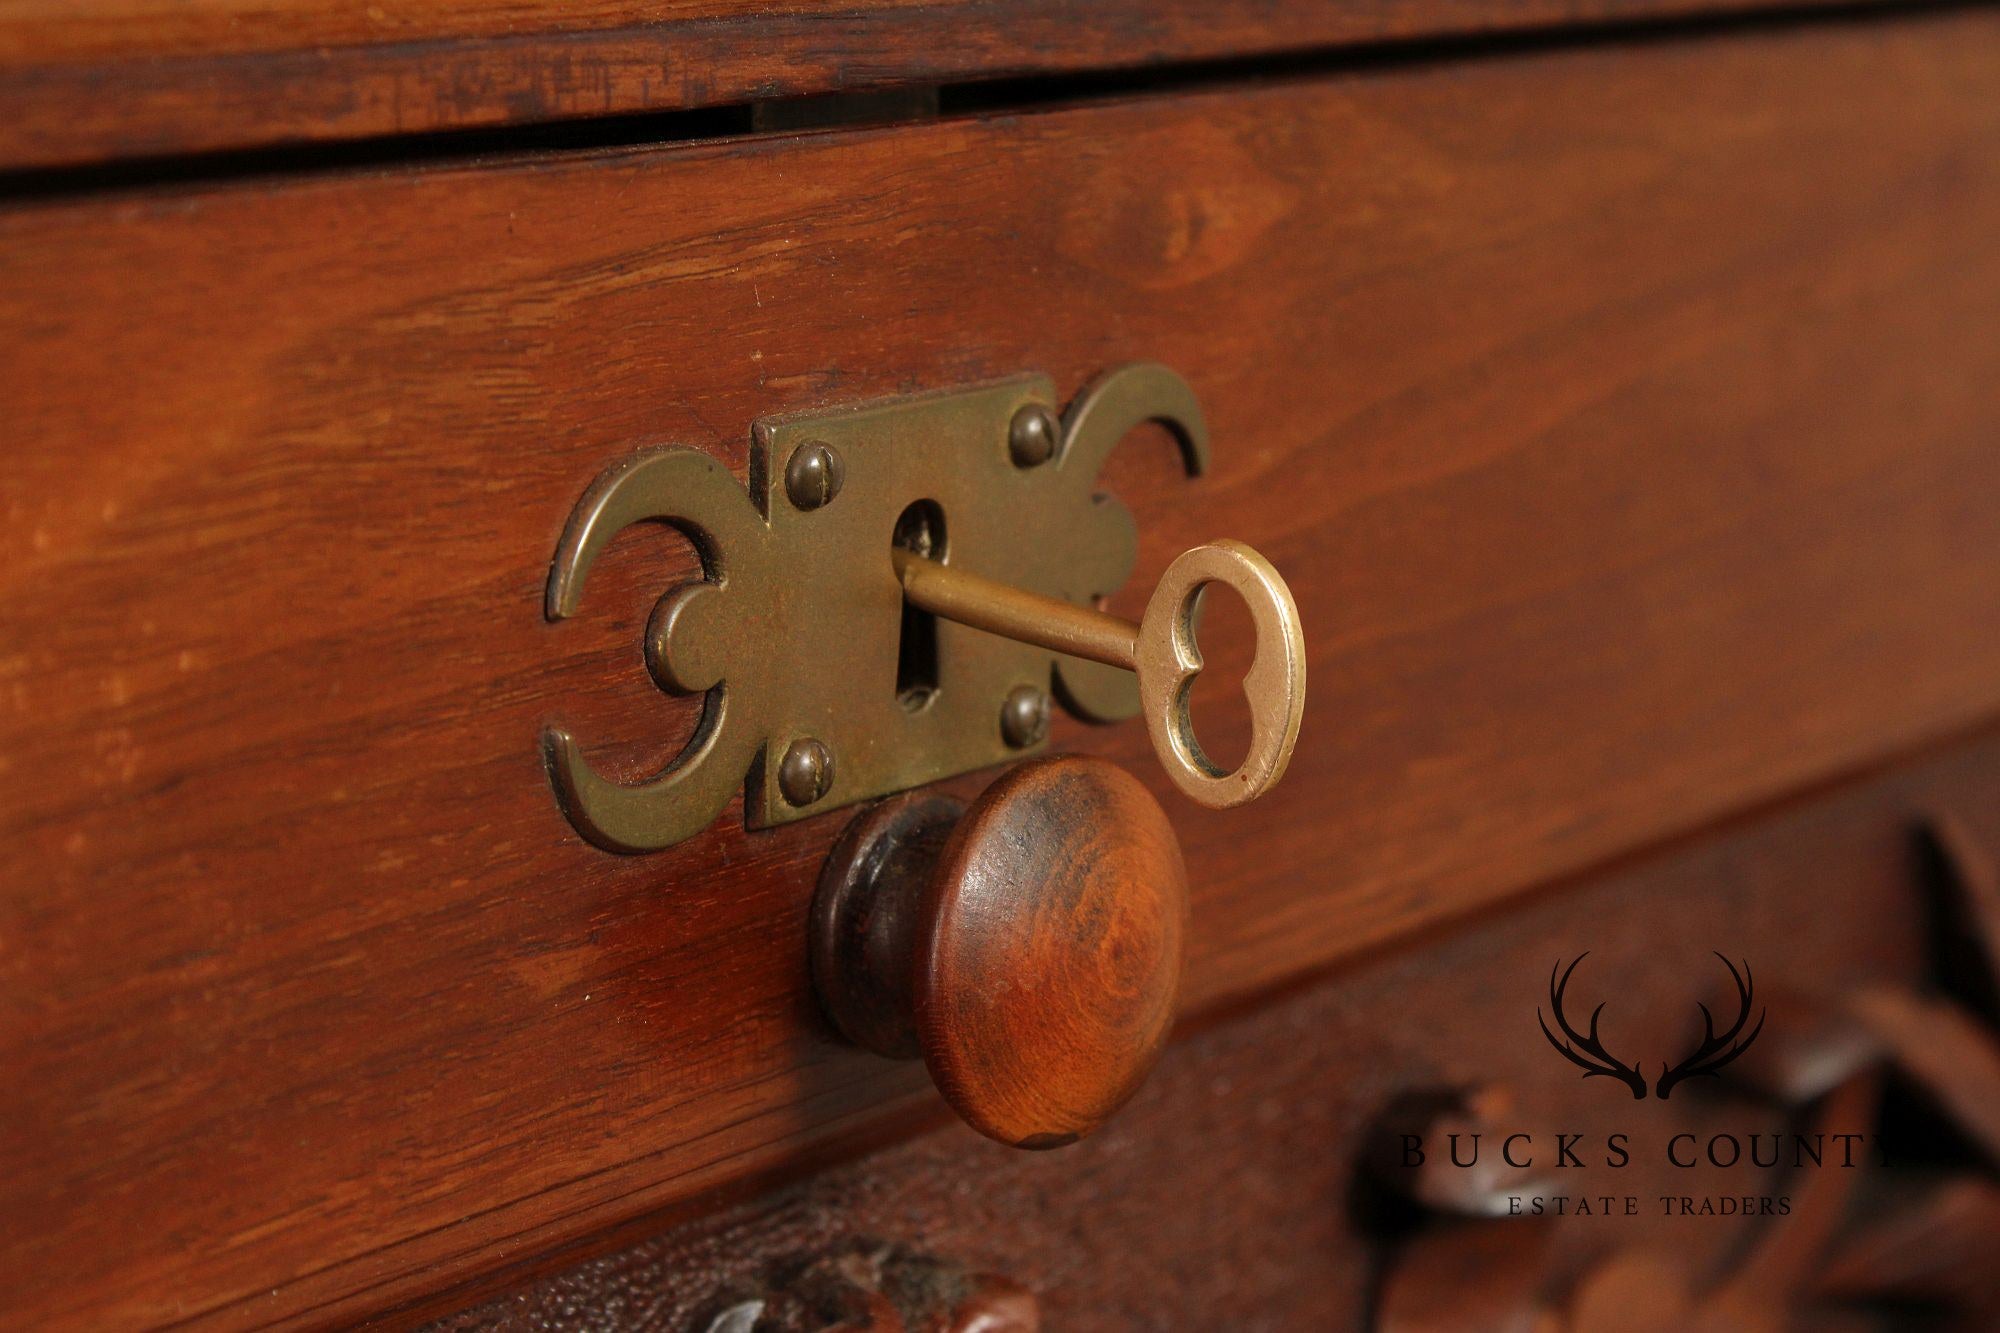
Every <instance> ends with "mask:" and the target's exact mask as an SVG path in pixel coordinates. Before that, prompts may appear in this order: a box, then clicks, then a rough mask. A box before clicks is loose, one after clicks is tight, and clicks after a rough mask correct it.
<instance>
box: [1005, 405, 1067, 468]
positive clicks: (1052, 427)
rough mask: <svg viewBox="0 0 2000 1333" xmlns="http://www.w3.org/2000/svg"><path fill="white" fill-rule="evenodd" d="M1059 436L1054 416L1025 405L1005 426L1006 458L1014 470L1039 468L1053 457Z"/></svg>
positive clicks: (1036, 407)
mask: <svg viewBox="0 0 2000 1333" xmlns="http://www.w3.org/2000/svg"><path fill="white" fill-rule="evenodd" d="M1061 434H1062V427H1060V426H1059V425H1057V424H1056V414H1055V413H1053V412H1051V411H1049V409H1048V408H1046V407H1044V406H1042V405H1041V404H1040V403H1029V404H1028V405H1027V406H1026V407H1024V408H1022V409H1021V410H1020V411H1018V412H1016V413H1015V414H1014V420H1013V421H1012V422H1010V423H1009V424H1008V426H1007V456H1008V457H1009V458H1012V459H1013V460H1014V466H1015V467H1040V466H1041V465H1042V464H1043V463H1046V462H1048V461H1049V460H1050V459H1051V458H1054V457H1055V456H1056V441H1057V439H1059V438H1060V437H1061Z"/></svg>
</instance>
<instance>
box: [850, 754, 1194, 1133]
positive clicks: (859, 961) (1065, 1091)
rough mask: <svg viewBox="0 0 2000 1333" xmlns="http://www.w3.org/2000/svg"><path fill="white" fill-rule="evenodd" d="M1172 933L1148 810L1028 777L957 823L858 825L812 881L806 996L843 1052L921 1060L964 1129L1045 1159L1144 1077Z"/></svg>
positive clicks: (938, 803)
mask: <svg viewBox="0 0 2000 1333" xmlns="http://www.w3.org/2000/svg"><path fill="white" fill-rule="evenodd" d="M1186 920H1187V869H1186V867H1185V866H1184V865H1183V864H1182V862H1181V853H1180V844H1179V843H1178V842H1177V841H1176V840H1175V838H1174V831H1173V828H1172V826H1171V825H1170V824H1169V823H1168V822H1167V816H1166V812H1165V811H1164V810H1162V809H1160V806H1159V803H1158V802H1157V801H1155V800H1154V799H1153V798H1152V796H1151V794H1150V793H1148V792H1147V791H1146V789H1145V788H1144V787H1142V786H1140V785H1139V783H1138V781H1137V780H1136V779H1135V778H1133V777H1132V776H1131V775H1130V774H1128V773H1126V772H1124V771H1123V770H1122V769H1119V768H1117V767H1116V766H1114V765H1112V764H1108V763H1106V762H1104V761H1103V760H1101V759H1079V758H1055V759H1037V760H1031V761H1029V762H1027V763H1024V764H1021V765H1020V766H1018V767H1016V768H1015V769H1013V770H1012V771H1010V772H1009V773H1007V774H1006V775H1005V776H1003V777H1001V778H1000V780H999V781H997V782H995V783H994V784H993V785H992V786H991V787H989V788H987V790H986V791H985V793H984V794H982V795H981V796H980V797H979V799H978V800H976V801H974V802H973V803H972V806H971V808H970V809H967V808H965V807H964V806H963V805H962V804H961V803H960V802H958V801H955V800H952V799H950V798H948V797H942V796H935V795H928V794H925V793H921V792H916V793H911V794H908V795H905V796H898V797H894V798H891V799H890V800H887V801H883V802H881V803H880V804H878V805H876V806H873V807H871V808H870V809H869V810H867V811H864V812H863V813H862V814H861V815H860V816H859V817H858V818H856V819H855V821H854V822H853V823H852V824H850V825H849V826H848V828H847V830H846V831H845V832H844V833H843V834H842V835H841V838H840V841H839V842H838V843H837V844H836V845H835V847H834V849H833V851H832V853H831V854H830V855H829V856H828V858H827V862H826V865H825V867H824V869H823V870H822V871H821V873H820V882H819V895H818V897H817V899H816V900H815V901H814V904H813V912H812V924H811V932H812V940H811V952H812V966H813V982H814V985H815V987H816V988H817V989H818V992H819V997H820V1002H821V1004H822V1005H823V1006H824V1007H825V1009H826V1011H827V1014H828V1016H829V1017H831V1018H832V1020H833V1022H834V1025H835V1026H836V1027H838V1028H839V1029H840V1031H841V1032H842V1034H843V1035H845V1036H846V1037H847V1038H848V1039H849V1040H850V1041H853V1042H855V1043H856V1044H857V1045H860V1046H864V1047H867V1048H868V1049H869V1050H872V1051H875V1052H877V1053H878V1054H881V1055H886V1056H890V1057H893V1058H901V1059H908V1058H913V1057H917V1056H921V1057H922V1058H923V1061H924V1064H925V1066H926V1067H927V1068H928V1069H929V1070H930V1074H931V1078H932V1080H933V1081H934V1082H936V1084H937V1086H938V1090H939V1091H940V1092H942V1093H943V1094H944V1098H945V1100H946V1101H947V1102H949V1103H950V1104H951V1106H952V1109H953V1110H955V1111H957V1112H958V1114H959V1115H960V1116H962V1117H964V1119H965V1121H966V1123H967V1124H970V1125H971V1126H972V1127H973V1128H974V1129H977V1130H978V1131H979V1132H980V1133H982V1134H986V1135H988V1136H990V1137H992V1138H995V1139H998V1140H1000V1141H1001V1142H1002V1143H1010V1144H1014V1145H1016V1146H1018V1147H1023V1148H1055V1147H1060V1146H1061V1145H1063V1144H1065V1143H1070V1142H1073V1141H1074V1140H1076V1139H1077V1138H1079V1137H1081V1136H1082V1135H1085V1134H1088V1133H1089V1132H1090V1131H1091V1130H1093V1129H1095V1128H1097V1126H1098V1125H1100V1124H1102V1123H1103V1122H1104V1120H1105V1119H1106V1118H1107V1117H1108V1116H1109V1115H1110V1114H1111V1113H1112V1112H1113V1111H1115V1110H1117V1109H1118V1107H1119V1106H1120V1105H1122V1104H1123V1103H1124V1102H1125V1100H1126V1098H1128V1097H1130V1096H1131V1095H1132V1093H1133V1092H1134V1091H1135V1090H1136V1089H1137V1088H1138V1086H1139V1083H1140V1082H1141V1080H1143V1079H1144V1078H1145V1076H1146V1074H1147V1071H1149V1070H1150V1069H1151V1068H1152V1066H1153V1061H1154V1060H1155V1059H1157V1058H1158V1056H1159V1053H1160V1048H1161V1046H1162V1045H1163V1044H1164V1043H1165V1041H1166V1038H1167V1032H1168V1029H1169V1028H1171V1027H1172V1025H1173V1018H1174V1008H1175V1002H1176V1000H1177V998H1178V997H1179V994H1180V978H1181V951H1182V938H1183V936H1184V934H1185V933H1186Z"/></svg>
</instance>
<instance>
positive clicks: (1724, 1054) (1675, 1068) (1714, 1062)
mask: <svg viewBox="0 0 2000 1333" xmlns="http://www.w3.org/2000/svg"><path fill="white" fill-rule="evenodd" d="M1715 956H1716V957H1717V958H1721V959H1722V965H1723V966H1724V967H1726V968H1728V969H1729V977H1730V980H1732V981H1734V982H1735V983H1736V1004H1737V1012H1736V1021H1735V1022H1734V1023H1732V1024H1731V1025H1730V1026H1729V1029H1728V1030H1727V1031H1726V1032H1722V1033H1717V1032H1716V1030H1715V1015H1714V1014H1712V1013H1710V1012H1709V1008H1708V1006H1707V1005H1705V1004H1697V1005H1696V1006H1695V1007H1696V1008H1697V1009H1699V1010H1701V1023H1702V1039H1701V1043H1700V1045H1698V1046H1696V1047H1695V1048H1694V1049H1693V1050H1692V1051H1690V1052H1688V1054H1687V1055H1685V1056H1683V1057H1682V1058H1681V1060H1680V1061H1679V1063H1677V1064H1673V1065H1668V1064H1666V1063H1665V1062H1662V1063H1661V1065H1660V1077H1659V1078H1658V1079H1657V1080H1656V1081H1655V1082H1654V1084H1653V1095H1654V1096H1655V1097H1658V1098H1659V1099H1660V1100H1661V1101H1665V1100H1666V1099H1667V1098H1668V1097H1669V1096H1671V1095H1672V1093H1673V1090H1674V1089H1675V1088H1677V1087H1679V1086H1680V1085H1681V1084H1682V1083H1684V1082H1686V1081H1687V1080H1688V1079H1691V1078H1703V1077H1707V1078H1713V1077H1715V1076H1716V1074H1717V1072H1718V1071H1719V1070H1720V1069H1721V1068H1722V1067H1723V1066H1724V1065H1726V1064H1728V1063H1729V1062H1730V1061H1731V1060H1734V1059H1735V1058H1736V1057H1737V1056H1739V1055H1741V1054H1743V1052H1745V1051H1747V1050H1749V1049H1750V1043H1751V1042H1753V1041H1755V1040H1757V1034H1758V1033H1760V1032H1762V1031H1763V1030H1764V1017H1765V1014H1766V1013H1767V1012H1768V1010H1765V1011H1759V1013H1758V1015H1757V1024H1756V1026H1755V1027H1753V1028H1751V1029H1750V1032H1749V1034H1748V1035H1747V1036H1746V1035H1743V1025H1744V1024H1745V1023H1746V1022H1748V1021H1749V1018H1750V1002H1751V978H1750V964H1749V963H1748V962H1745V963H1744V964H1743V970H1742V971H1741V972H1738V971H1737V970H1736V964H1734V963H1732V962H1730V961H1729V959H1727V958H1725V957H1723V955H1722V954H1720V953H1718V954H1716V955H1715ZM1588 957H1590V953H1589V951H1587V950H1586V951H1585V952H1583V953H1580V954H1578V955H1577V956H1576V961H1575V962H1573V963H1571V964H1570V965H1569V966H1568V967H1567V968H1565V967H1564V966H1563V965H1562V960H1561V959H1560V958H1558V959H1557V960H1556V965H1555V966H1554V967H1553V968H1551V969H1550V970H1549V1007H1550V1008H1551V1009H1553V1010H1554V1011H1555V1020H1556V1027H1557V1028H1558V1029H1559V1030H1560V1031H1561V1032H1562V1036H1561V1037H1558V1036H1557V1035H1556V1034H1555V1033H1554V1032H1551V1031H1550V1030H1549V1023H1548V1019H1547V1018H1545V1017H1544V1016H1543V1014H1542V1011H1541V1010H1540V1009H1539V1008H1537V1009H1536V1010H1535V1020H1536V1021H1537V1022H1538V1023H1540V1024H1541V1027H1542V1035H1543V1036H1544V1037H1547V1038H1548V1039H1549V1045H1551V1046H1553V1047H1555V1049H1556V1052H1557V1054H1559V1055H1561V1056H1562V1058H1563V1059H1565V1060H1567V1061H1569V1062H1570V1063H1571V1064H1573V1065H1575V1066H1577V1067H1578V1068H1579V1069H1581V1070H1583V1076H1584V1077H1585V1078H1615V1079H1617V1080H1618V1081H1619V1082H1620V1083H1623V1084H1624V1085H1625V1086H1626V1087H1628V1088H1630V1089H1631V1090H1632V1097H1633V1099H1634V1100H1635V1101H1637V1100H1641V1099H1643V1098H1644V1097H1645V1095H1646V1076H1645V1075H1644V1074H1643V1073H1642V1072H1640V1071H1641V1069H1642V1068H1643V1066H1641V1065H1628V1064H1626V1063H1625V1062H1624V1061H1623V1060H1620V1059H1619V1058H1618V1057H1617V1056H1615V1055H1613V1054H1611V1052H1610V1051H1608V1050H1606V1049H1605V1047H1604V1042H1603V1041H1602V1039H1600V1038H1599V1036H1598V1034H1597V1021H1598V1018H1599V1017H1600V1016H1601V1015H1602V1014H1603V1013H1604V1005H1603V1004H1602V1003H1600V1004H1599V1005H1598V1006H1597V1007H1596V1008H1595V1009H1593V1010H1591V1011H1590V1031H1589V1032H1588V1033H1583V1032H1578V1031H1577V1030H1576V1028H1575V1027H1573V1026H1572V1025H1571V1024H1570V1021H1569V1018H1568V1016H1567V1015H1565V1014H1564V1013H1563V997H1564V995H1565V994H1567V993H1568V991H1569V979H1570V977H1571V976H1573V975H1574V974H1575V972H1576V968H1577V964H1578V963H1581V962H1582V961H1583V960H1584V959H1586V958H1588Z"/></svg>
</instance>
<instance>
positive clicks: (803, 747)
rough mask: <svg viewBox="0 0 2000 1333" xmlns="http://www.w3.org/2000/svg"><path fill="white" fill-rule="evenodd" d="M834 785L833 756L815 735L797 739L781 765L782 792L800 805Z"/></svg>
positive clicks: (797, 805)
mask: <svg viewBox="0 0 2000 1333" xmlns="http://www.w3.org/2000/svg"><path fill="white" fill-rule="evenodd" d="M832 787H833V755H832V754H831V753H830V752H829V751H828V750H827V748H826V747H825V746H824V745H821V744H820V743H819V742H818V741H816V740H814V739H813V738H812V737H810V736H807V737H805V738H804V739H803V740H796V741H793V742H792V743H791V744H790V745H789V746H787V747H786V749H785V757H784V759H783V760H781V761H780V762H779V764H778V792H779V794H780V795H782V796H783V797H784V798H785V802H786V803H787V804H788V805H791V806H793V807H796V808H803V807H805V806H808V805H811V804H812V803H813V802H814V801H817V800H818V799H819V798H820V797H822V796H824V795H826V794H827V792H828V791H829V790H830V789H831V788H832Z"/></svg>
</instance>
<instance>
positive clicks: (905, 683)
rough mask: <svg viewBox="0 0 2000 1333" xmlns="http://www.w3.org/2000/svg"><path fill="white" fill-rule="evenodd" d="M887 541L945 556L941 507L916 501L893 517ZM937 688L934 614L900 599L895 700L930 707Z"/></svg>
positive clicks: (935, 556) (927, 554)
mask: <svg viewBox="0 0 2000 1333" xmlns="http://www.w3.org/2000/svg"><path fill="white" fill-rule="evenodd" d="M890 544H891V545H892V546H894V547H898V548H900V549H902V550H905V551H909V552H912V553H913V554H916V555H921V556H924V557H927V558H928V559H931V560H938V561H942V560H943V559H944V558H945V535H944V510H942V509H940V508H938V503H937V501H935V500H918V501H916V502H915V503H914V504H912V505H910V506H909V508H907V509H905V510H904V511H903V512H902V513H901V514H900V515H899V516H898V517H897V519H896V529H895V533H894V535H893V536H892V537H891V538H890ZM937 689H938V628H937V617H936V616H934V615H932V614H931V613H930V612H928V611H920V610H918V609H917V608H916V607H914V606H911V605H910V602H909V599H908V598H904V599H903V626H902V632H901V636H900V637H899V638H898V639H897V641H896V702H897V703H900V704H901V705H902V706H903V707H904V708H905V709H907V710H908V711H910V712H912V713H915V712H918V711H919V710H921V709H924V708H927V707H929V706H930V702H931V700H932V699H934V698H936V697H937Z"/></svg>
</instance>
